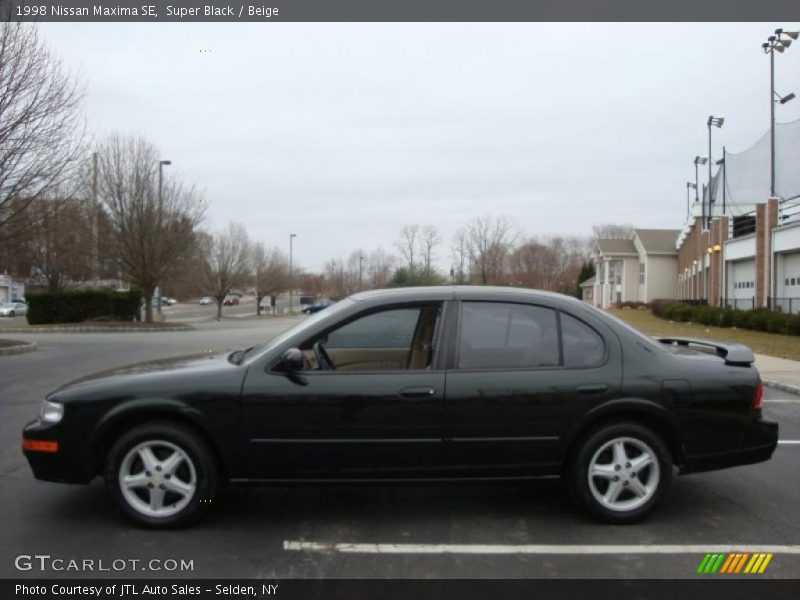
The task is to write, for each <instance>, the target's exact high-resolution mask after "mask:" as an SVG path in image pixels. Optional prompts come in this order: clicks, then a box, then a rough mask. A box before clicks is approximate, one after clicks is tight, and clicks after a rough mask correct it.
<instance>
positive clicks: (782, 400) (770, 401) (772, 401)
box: [764, 398, 800, 404]
mask: <svg viewBox="0 0 800 600" xmlns="http://www.w3.org/2000/svg"><path fill="white" fill-rule="evenodd" d="M764 402H766V403H767V404H800V398H769V399H767V400H764Z"/></svg>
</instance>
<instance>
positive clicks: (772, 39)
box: [761, 29, 800, 198]
mask: <svg viewBox="0 0 800 600" xmlns="http://www.w3.org/2000/svg"><path fill="white" fill-rule="evenodd" d="M799 36H800V31H784V30H783V29H776V30H775V35H771V36H769V37H768V38H767V41H766V42H764V43H763V44H761V49H762V50H763V51H764V54H769V147H770V154H769V156H770V161H769V182H770V195H771V196H772V197H773V198H774V197H775V103H776V102H777V103H779V104H786V103H787V102H789V100H791V99H792V98H794V94H789V95H787V96H784V97H781V96H780V95H779V94H777V93H776V92H775V51H776V50H777V51H778V52H780V53H781V54H783V52H784V51H785V50H786V49H787V48H788V47H789V46H791V45H792V40H796V39H797V38H798V37H799ZM776 96H777V99H776Z"/></svg>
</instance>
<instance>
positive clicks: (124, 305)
mask: <svg viewBox="0 0 800 600" xmlns="http://www.w3.org/2000/svg"><path fill="white" fill-rule="evenodd" d="M26 299H27V300H28V323H30V324H31V325H41V324H51V323H81V322H83V321H87V320H89V319H99V318H110V319H113V320H116V321H131V320H133V319H134V318H135V317H136V316H137V315H138V313H139V307H140V306H141V303H142V293H141V292H140V291H138V290H131V291H129V292H115V291H113V290H62V291H60V292H39V293H28V294H26Z"/></svg>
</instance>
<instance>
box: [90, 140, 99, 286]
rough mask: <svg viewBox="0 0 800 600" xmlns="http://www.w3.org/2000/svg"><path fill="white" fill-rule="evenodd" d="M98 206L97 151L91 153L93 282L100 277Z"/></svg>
mask: <svg viewBox="0 0 800 600" xmlns="http://www.w3.org/2000/svg"><path fill="white" fill-rule="evenodd" d="M99 219H100V207H99V206H98V205H97V152H94V153H93V154H92V242H93V245H94V260H93V261H92V262H93V263H94V264H93V265H92V274H93V275H94V278H95V280H96V281H95V283H96V282H97V280H99V279H100V237H99V232H98V230H99V223H98V220H99Z"/></svg>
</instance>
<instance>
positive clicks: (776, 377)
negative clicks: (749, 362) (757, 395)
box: [756, 354, 800, 394]
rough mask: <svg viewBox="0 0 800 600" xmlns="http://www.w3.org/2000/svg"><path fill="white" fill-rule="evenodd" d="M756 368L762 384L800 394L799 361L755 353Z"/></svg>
mask: <svg viewBox="0 0 800 600" xmlns="http://www.w3.org/2000/svg"><path fill="white" fill-rule="evenodd" d="M756 368H757V369H758V372H759V373H761V380H762V381H763V382H764V385H767V386H769V387H773V388H776V389H779V390H783V391H785V392H791V393H793V394H800V361H796V360H788V359H785V358H775V357H774V356H765V355H763V354H756Z"/></svg>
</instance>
